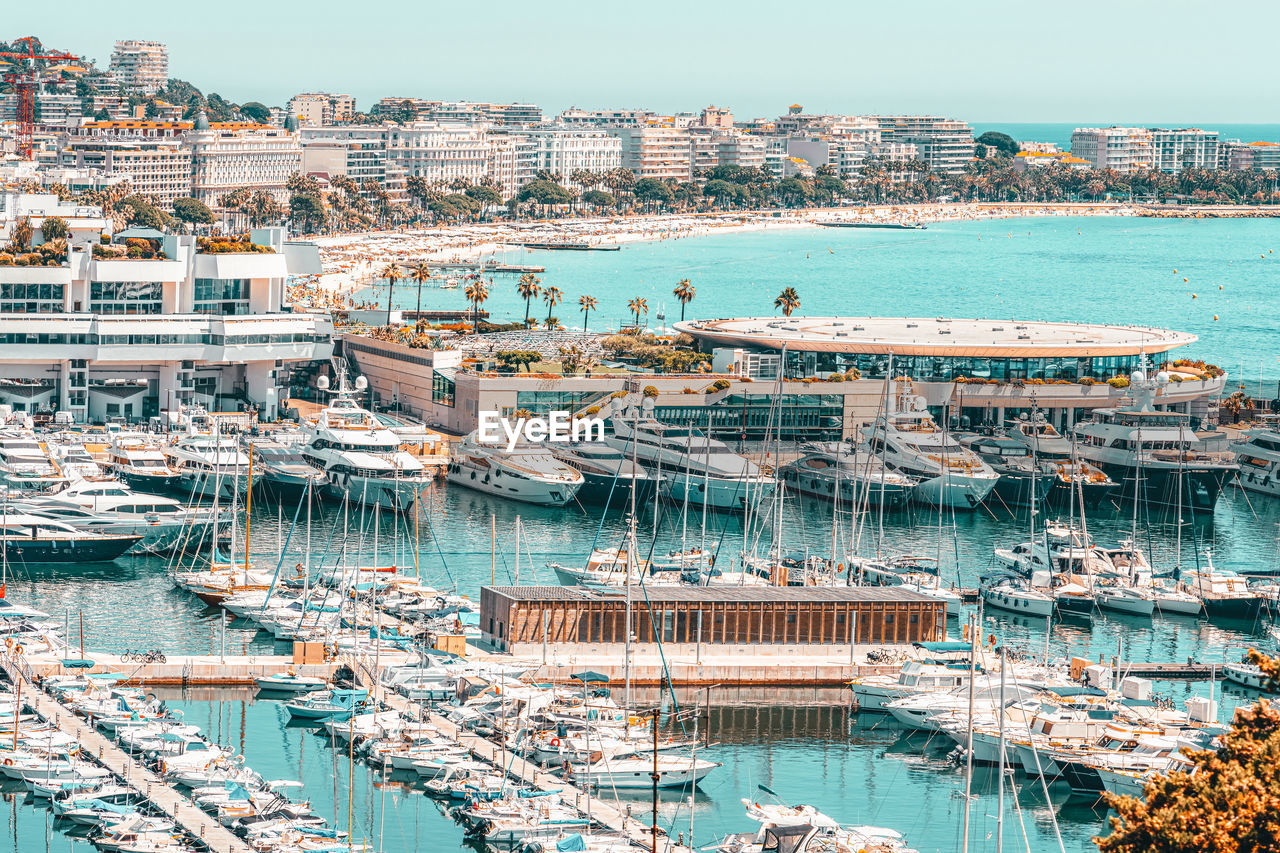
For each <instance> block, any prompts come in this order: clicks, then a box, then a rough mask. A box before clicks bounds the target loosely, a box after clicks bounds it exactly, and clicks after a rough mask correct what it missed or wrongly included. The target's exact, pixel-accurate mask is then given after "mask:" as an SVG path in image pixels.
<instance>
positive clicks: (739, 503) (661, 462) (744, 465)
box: [606, 412, 777, 510]
mask: <svg viewBox="0 0 1280 853" xmlns="http://www.w3.org/2000/svg"><path fill="white" fill-rule="evenodd" d="M609 425H610V427H611V428H612V430H613V435H612V436H610V437H609V438H607V439H606V441H608V442H609V443H610V444H612V445H613V446H614V447H616V448H617V449H618V450H620V451H622V452H623V453H624V454H625V455H627V456H632V455H633V454H634V455H635V456H636V457H637V458H638V459H639V461H640V464H641V465H643V466H645V468H646V469H648V471H649V472H650V473H651V474H653V475H654V476H660V477H662V489H663V495H664V496H665V497H666V498H667V499H668V500H670V501H673V502H675V503H684V502H685V501H686V500H687V501H688V502H689V503H690V504H693V505H697V506H701V505H702V504H704V503H705V504H706V505H707V507H709V508H711V509H720V510H737V509H742V508H744V507H746V506H747V505H748V503H749V502H750V503H751V504H753V505H754V504H755V503H758V502H759V501H760V500H761V499H762V498H764V497H765V496H767V495H769V494H772V493H773V490H774V487H775V486H776V485H777V480H775V479H774V478H773V477H772V476H771V475H769V474H768V473H766V472H765V471H764V470H763V469H762V468H761V467H760V466H758V465H756V464H755V463H754V462H752V461H751V460H749V459H747V458H745V457H743V456H739V455H738V454H737V453H734V452H733V451H732V450H730V449H729V448H728V446H727V445H725V444H724V443H723V442H721V441H717V440H715V439H714V438H710V437H709V436H706V435H704V434H703V433H702V431H701V430H699V429H697V428H696V427H683V426H673V425H671V424H664V423H662V422H660V421H657V420H655V419H654V418H653V417H652V416H649V415H644V416H640V417H638V418H637V416H636V415H635V414H634V412H626V413H624V414H622V415H620V416H615V417H613V418H610V419H609Z"/></svg>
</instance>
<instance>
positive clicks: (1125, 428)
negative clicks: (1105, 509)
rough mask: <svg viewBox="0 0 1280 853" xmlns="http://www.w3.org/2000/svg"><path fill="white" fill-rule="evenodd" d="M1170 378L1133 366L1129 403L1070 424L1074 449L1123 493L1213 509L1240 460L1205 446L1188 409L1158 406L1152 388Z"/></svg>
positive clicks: (1199, 510)
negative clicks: (1151, 375)
mask: <svg viewBox="0 0 1280 853" xmlns="http://www.w3.org/2000/svg"><path fill="white" fill-rule="evenodd" d="M1168 384H1169V377H1168V375H1167V374H1165V373H1159V374H1157V375H1156V376H1155V378H1154V379H1150V378H1148V377H1147V375H1146V373H1145V372H1144V371H1142V370H1136V371H1134V373H1133V376H1132V377H1131V378H1130V380H1129V389H1130V392H1131V394H1132V397H1133V403H1132V404H1131V405H1129V406H1127V407H1125V408H1120V409H1099V410H1097V411H1095V412H1094V413H1093V419H1092V420H1089V421H1085V422H1083V423H1078V424H1076V425H1075V427H1074V432H1075V434H1076V435H1077V436H1078V437H1079V439H1080V441H1079V443H1078V448H1079V450H1078V452H1079V455H1081V456H1083V457H1084V458H1085V459H1087V460H1089V461H1091V462H1093V463H1094V464H1096V465H1097V466H1098V467H1099V468H1101V469H1102V470H1103V471H1105V472H1106V473H1107V474H1108V475H1109V476H1110V477H1111V478H1112V479H1113V480H1116V481H1118V482H1119V483H1120V486H1121V489H1122V497H1126V498H1127V499H1129V500H1134V499H1135V496H1136V497H1141V498H1142V499H1143V500H1144V501H1145V502H1147V503H1153V504H1159V505H1165V506H1177V504H1178V503H1179V495H1181V503H1182V505H1183V506H1184V507H1188V508H1190V509H1191V510H1192V511H1194V512H1197V513H1205V512H1212V510H1213V507H1214V504H1216V503H1217V502H1218V494H1219V493H1220V492H1221V491H1222V486H1223V484H1224V483H1225V482H1226V481H1227V480H1228V478H1230V477H1232V476H1233V475H1234V474H1235V473H1236V471H1238V470H1239V466H1238V465H1236V463H1235V462H1234V461H1232V459H1231V455H1230V454H1228V453H1212V452H1207V451H1205V450H1204V449H1203V448H1202V446H1201V443H1200V439H1199V438H1198V437H1197V436H1196V434H1195V432H1193V431H1192V429H1191V423H1190V420H1191V418H1190V415H1187V414H1185V413H1183V412H1174V411H1157V410H1155V409H1154V408H1153V404H1154V401H1155V397H1156V394H1157V393H1158V392H1159V391H1161V390H1162V389H1163V388H1164V387H1165V386H1166V385H1168Z"/></svg>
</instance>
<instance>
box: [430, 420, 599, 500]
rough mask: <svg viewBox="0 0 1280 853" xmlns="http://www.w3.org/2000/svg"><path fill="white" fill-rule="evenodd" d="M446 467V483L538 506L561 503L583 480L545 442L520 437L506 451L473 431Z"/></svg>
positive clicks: (505, 448) (571, 497)
mask: <svg viewBox="0 0 1280 853" xmlns="http://www.w3.org/2000/svg"><path fill="white" fill-rule="evenodd" d="M446 471H447V474H446V479H447V480H448V481H449V482H450V483H457V484H458V485H460V486H466V487H467V488H470V489H475V490H476V491H479V492H487V493H488V494H491V495H501V496H502V497H504V498H511V499H512V500H516V501H523V502H524V503H531V504H539V505H542V506H564V505H565V504H567V503H569V502H570V501H572V500H573V499H574V497H575V496H576V495H577V494H578V491H579V490H580V489H581V488H582V486H583V483H584V482H585V478H584V477H583V476H582V474H581V472H579V471H578V469H576V468H573V467H571V466H569V465H566V464H565V463H564V462H561V461H560V460H559V459H557V458H556V457H555V456H554V455H553V454H552V453H551V450H550V445H549V444H535V443H533V442H528V441H522V442H520V443H518V444H516V446H515V448H514V449H513V450H510V451H508V450H507V446H506V444H505V443H487V442H484V441H481V440H480V437H479V435H478V433H477V432H472V433H471V434H470V435H468V436H467V437H466V438H464V439H462V441H460V442H459V443H458V445H457V447H455V448H454V451H453V458H452V459H450V460H449V467H448V468H447V469H446Z"/></svg>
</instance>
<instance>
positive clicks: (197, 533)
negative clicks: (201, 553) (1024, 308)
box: [23, 480, 214, 554]
mask: <svg viewBox="0 0 1280 853" xmlns="http://www.w3.org/2000/svg"><path fill="white" fill-rule="evenodd" d="M23 505H24V506H26V507H28V508H29V511H30V512H31V513H32V514H35V515H42V516H46V517H50V518H57V519H59V520H60V521H64V522H66V523H67V524H71V525H73V526H75V527H80V528H83V529H87V530H96V531H99V532H102V533H116V534H136V535H138V536H141V537H142V541H141V542H139V543H138V545H137V546H136V547H135V550H137V551H142V552H145V553H149V554H160V553H166V552H169V551H172V550H174V549H176V548H188V547H191V548H193V547H195V546H197V545H198V544H200V543H201V542H202V541H204V539H205V537H206V536H208V535H209V533H210V532H211V531H212V528H213V520H214V519H213V514H212V512H210V511H208V510H205V509H199V508H188V507H186V506H184V505H183V504H182V503H181V502H179V501H176V500H174V499H173V498H168V497H162V496H160V495H148V494H142V493H140V492H133V491H130V490H129V489H128V488H126V487H124V486H123V485H122V484H121V483H118V482H112V481H90V480H79V481H76V482H73V483H71V484H70V485H69V486H67V488H65V489H63V490H62V491H60V492H58V493H57V494H54V495H50V496H48V497H38V498H31V499H29V500H27V501H25V502H24V503H23Z"/></svg>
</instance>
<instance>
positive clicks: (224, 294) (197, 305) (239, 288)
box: [192, 278, 249, 316]
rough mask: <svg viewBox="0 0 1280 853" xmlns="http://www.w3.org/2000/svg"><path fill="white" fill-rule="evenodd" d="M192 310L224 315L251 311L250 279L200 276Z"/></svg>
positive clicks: (200, 312) (197, 312)
mask: <svg viewBox="0 0 1280 853" xmlns="http://www.w3.org/2000/svg"><path fill="white" fill-rule="evenodd" d="M192 310H193V311H194V312H195V313H196V314H218V315H222V316H228V315H235V314H248V313H249V279H247V278H198V279H196V281H195V288H194V295H193V303H192Z"/></svg>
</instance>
